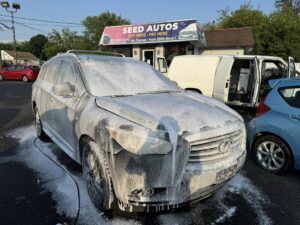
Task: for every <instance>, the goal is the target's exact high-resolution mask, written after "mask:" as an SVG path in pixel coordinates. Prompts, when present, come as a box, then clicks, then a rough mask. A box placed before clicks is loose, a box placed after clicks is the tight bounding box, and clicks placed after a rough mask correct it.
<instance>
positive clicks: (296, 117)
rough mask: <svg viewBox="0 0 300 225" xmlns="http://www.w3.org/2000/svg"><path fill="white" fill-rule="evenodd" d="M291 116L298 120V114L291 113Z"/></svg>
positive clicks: (299, 116) (299, 118) (299, 117)
mask: <svg viewBox="0 0 300 225" xmlns="http://www.w3.org/2000/svg"><path fill="white" fill-rule="evenodd" d="M291 118H292V119H295V120H300V115H295V114H291Z"/></svg>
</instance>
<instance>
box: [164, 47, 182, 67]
mask: <svg viewBox="0 0 300 225" xmlns="http://www.w3.org/2000/svg"><path fill="white" fill-rule="evenodd" d="M164 47H165V58H166V61H167V64H168V66H170V64H171V62H172V60H173V58H174V57H175V56H178V55H186V47H187V44H185V43H184V44H181V43H180V44H179V43H174V44H166V45H164Z"/></svg>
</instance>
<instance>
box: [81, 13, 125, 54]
mask: <svg viewBox="0 0 300 225" xmlns="http://www.w3.org/2000/svg"><path fill="white" fill-rule="evenodd" d="M82 24H83V25H84V26H85V31H84V37H85V38H86V40H88V41H89V43H90V48H91V49H95V50H96V49H98V45H99V41H100V38H101V35H102V33H103V30H104V28H105V27H106V26H116V25H123V24H130V21H129V20H127V19H125V18H122V17H121V16H117V15H116V14H115V13H111V12H108V11H107V12H104V13H102V14H100V15H98V16H88V17H86V18H85V19H84V20H83V21H82Z"/></svg>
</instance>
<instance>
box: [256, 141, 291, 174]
mask: <svg viewBox="0 0 300 225" xmlns="http://www.w3.org/2000/svg"><path fill="white" fill-rule="evenodd" d="M272 146H273V147H272ZM253 152H254V156H255V161H256V163H257V164H258V166H259V167H261V168H262V169H264V170H266V171H268V172H269V173H273V174H277V175H281V174H284V173H285V172H287V171H288V170H290V169H291V167H292V165H293V160H292V159H293V157H292V153H291V150H290V148H289V146H287V144H286V143H285V142H284V141H283V140H281V139H280V138H278V137H276V136H274V135H265V136H262V137H260V138H258V139H257V140H256V141H255V143H254V145H253Z"/></svg>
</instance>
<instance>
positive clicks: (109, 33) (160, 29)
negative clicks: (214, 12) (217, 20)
mask: <svg viewBox="0 0 300 225" xmlns="http://www.w3.org/2000/svg"><path fill="white" fill-rule="evenodd" d="M174 41H176V42H178V41H199V42H200V45H202V46H205V45H206V41H205V37H204V30H203V28H202V26H201V25H200V24H199V23H198V22H197V21H196V20H183V21H170V22H163V23H152V24H141V25H124V26H112V27H105V29H104V31H103V34H102V37H101V40H100V44H101V45H128V44H143V43H145V44H146V43H165V42H174Z"/></svg>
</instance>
